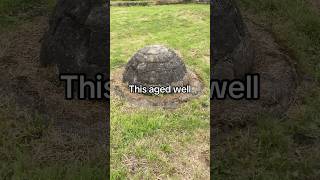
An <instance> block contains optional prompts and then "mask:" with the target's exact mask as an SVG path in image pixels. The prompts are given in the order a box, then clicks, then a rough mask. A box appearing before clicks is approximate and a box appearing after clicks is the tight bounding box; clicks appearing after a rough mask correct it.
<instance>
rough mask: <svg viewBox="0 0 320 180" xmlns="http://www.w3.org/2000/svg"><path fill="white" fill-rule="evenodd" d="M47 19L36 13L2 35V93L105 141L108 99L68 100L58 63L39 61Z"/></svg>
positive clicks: (58, 122)
mask: <svg viewBox="0 0 320 180" xmlns="http://www.w3.org/2000/svg"><path fill="white" fill-rule="evenodd" d="M47 22H48V18H47V17H36V18H34V19H33V20H32V21H30V22H27V23H24V24H21V25H20V26H19V27H17V28H16V29H17V31H13V32H8V33H3V34H1V35H0V84H1V86H0V96H1V97H6V99H9V100H10V101H11V102H10V103H11V104H13V105H14V106H16V107H17V108H18V109H19V110H20V111H26V112H28V113H30V114H40V115H41V116H45V117H46V119H47V120H48V122H49V121H50V122H52V123H53V125H54V126H56V127H57V128H58V129H59V130H60V131H62V132H65V133H69V134H70V133H71V134H76V135H78V136H84V137H89V138H90V139H93V140H96V141H98V142H101V143H104V142H105V140H106V131H105V130H106V128H107V127H106V109H108V108H107V103H106V102H97V101H80V100H71V101H69V100H65V99H64V84H63V83H62V82H60V81H59V80H58V75H57V73H56V70H55V67H41V66H40V64H39V54H40V52H39V51H40V44H41V38H42V36H43V33H44V32H45V30H46V29H47V28H48V25H47Z"/></svg>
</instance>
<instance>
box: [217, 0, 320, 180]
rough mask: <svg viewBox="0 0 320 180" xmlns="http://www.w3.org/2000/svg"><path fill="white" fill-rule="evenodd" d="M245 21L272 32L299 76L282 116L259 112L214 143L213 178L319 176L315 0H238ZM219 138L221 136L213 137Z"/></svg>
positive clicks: (319, 21) (319, 43) (319, 23)
mask: <svg viewBox="0 0 320 180" xmlns="http://www.w3.org/2000/svg"><path fill="white" fill-rule="evenodd" d="M238 2H239V5H240V9H241V11H242V14H243V16H244V17H245V21H253V22H254V23H256V24H258V25H259V26H261V27H263V28H265V29H266V30H267V31H268V32H271V33H272V34H273V35H274V37H275V39H276V40H277V42H278V44H279V45H280V46H282V47H283V49H284V51H286V52H287V53H288V54H289V55H290V56H291V57H292V58H293V59H294V61H295V63H296V68H297V71H298V73H299V76H300V82H299V88H298V90H297V93H296V97H294V101H293V103H292V106H291V107H290V109H289V110H288V112H287V113H285V114H283V116H282V117H280V118H279V117H275V116H274V115H272V114H263V115H261V116H259V117H258V118H257V119H255V120H254V121H253V122H252V121H251V122H246V123H245V124H243V125H242V127H233V128H232V130H231V131H229V132H228V133H227V134H225V135H223V136H225V140H224V141H223V142H220V143H218V145H217V147H216V148H215V152H216V153H215V157H216V159H214V160H213V166H212V170H213V176H214V177H216V178H217V179H281V180H282V179H288V180H289V179H319V177H320V172H319V167H320V163H319V162H320V161H319V160H320V154H319V149H320V109H319V107H320V86H319V78H320V76H319V72H320V69H319V67H320V66H319V62H320V61H319V60H320V31H319V30H320V17H319V12H320V11H319V9H318V8H319V6H312V5H311V3H313V4H316V3H318V5H319V1H303V0H258V1H251V0H238ZM217 140H218V141H219V139H217Z"/></svg>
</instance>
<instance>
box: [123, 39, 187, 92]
mask: <svg viewBox="0 0 320 180" xmlns="http://www.w3.org/2000/svg"><path fill="white" fill-rule="evenodd" d="M186 72H187V70H186V67H185V65H184V63H183V61H182V60H181V58H180V57H179V55H178V54H176V53H175V52H174V51H173V50H171V49H169V48H166V47H164V46H161V45H152V46H147V47H145V48H142V49H141V50H139V51H138V52H137V53H136V54H135V55H134V56H133V57H132V58H131V59H130V60H129V62H128V64H127V66H126V68H125V72H124V75H123V82H126V83H128V84H136V85H145V86H153V85H154V86H168V85H173V84H182V81H183V78H184V76H185V74H186Z"/></svg>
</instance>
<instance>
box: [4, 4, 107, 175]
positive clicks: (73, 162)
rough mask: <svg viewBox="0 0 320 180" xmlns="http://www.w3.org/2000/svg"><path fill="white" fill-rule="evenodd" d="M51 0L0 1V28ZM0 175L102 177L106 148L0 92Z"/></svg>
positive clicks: (43, 11) (44, 9) (22, 19)
mask: <svg viewBox="0 0 320 180" xmlns="http://www.w3.org/2000/svg"><path fill="white" fill-rule="evenodd" d="M53 3H54V0H46V1H40V0H29V1H25V0H0V32H1V33H6V31H8V30H12V31H13V32H15V29H16V28H17V27H18V26H17V25H18V24H23V23H25V22H26V21H28V20H29V19H30V20H31V19H32V17H34V16H38V15H44V14H47V13H48V11H50V10H51V8H52V7H53ZM0 99H1V102H0V179H39V180H41V179H43V180H47V179H50V180H51V179H52V180H54V179H57V180H58V179H59V180H60V179H70V180H72V179H75V180H76V179H97V180H98V179H99V180H100V179H105V177H106V176H107V168H106V147H105V146H101V145H100V144H98V143H97V142H96V141H95V140H92V139H89V138H85V137H80V136H77V135H74V134H68V133H64V134H62V133H61V132H60V131H59V128H57V127H54V126H53V125H52V124H51V120H50V119H49V118H48V117H47V116H46V115H44V114H40V113H38V112H34V111H35V110H28V109H23V108H22V109H21V108H18V107H16V101H15V99H16V98H15V97H14V98H13V97H11V98H9V97H3V96H1V97H0Z"/></svg>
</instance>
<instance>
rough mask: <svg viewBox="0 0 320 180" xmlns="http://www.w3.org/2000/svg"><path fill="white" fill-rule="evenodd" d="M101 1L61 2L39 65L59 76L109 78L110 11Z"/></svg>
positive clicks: (73, 0) (48, 33)
mask: <svg viewBox="0 0 320 180" xmlns="http://www.w3.org/2000/svg"><path fill="white" fill-rule="evenodd" d="M107 6H108V5H107V4H106V2H105V1H102V0H58V2H57V5H56V8H55V10H54V12H53V14H52V16H51V18H50V22H49V24H50V25H49V29H48V30H47V32H46V33H45V35H44V36H43V39H42V47H41V53H40V62H41V64H43V65H48V64H56V65H57V67H58V70H59V73H84V74H86V75H87V77H93V76H94V75H95V74H97V73H103V74H108V73H109V72H108V69H109V68H108V62H107V59H108V57H109V45H108V38H109V26H108V23H109V18H108V16H109V8H108V7H107Z"/></svg>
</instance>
